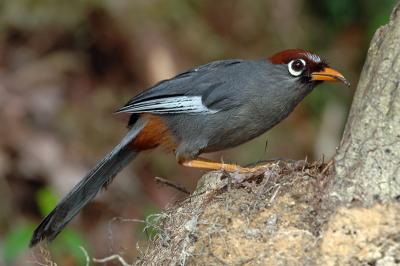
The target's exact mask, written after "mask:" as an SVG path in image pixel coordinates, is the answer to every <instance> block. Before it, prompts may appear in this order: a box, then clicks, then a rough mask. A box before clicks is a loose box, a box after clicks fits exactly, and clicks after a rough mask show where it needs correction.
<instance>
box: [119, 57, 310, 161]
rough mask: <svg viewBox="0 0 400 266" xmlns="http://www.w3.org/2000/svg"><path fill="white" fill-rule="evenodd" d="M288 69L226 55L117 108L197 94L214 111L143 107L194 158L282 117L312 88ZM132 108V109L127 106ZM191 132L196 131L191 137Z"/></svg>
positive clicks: (181, 154)
mask: <svg viewBox="0 0 400 266" xmlns="http://www.w3.org/2000/svg"><path fill="white" fill-rule="evenodd" d="M313 85H315V84H313V83H304V84H303V83H301V82H300V78H297V77H292V76H290V75H288V70H287V67H286V65H274V64H271V63H270V62H269V61H267V60H248V61H246V60H225V61H216V62H212V63H210V64H207V65H203V66H200V67H198V68H194V69H192V70H190V71H187V72H185V73H182V74H180V75H178V76H176V77H175V78H172V79H169V80H165V81H162V82H160V83H159V84H157V85H155V86H153V87H152V88H150V89H148V90H146V91H144V92H143V93H141V94H139V95H137V96H136V97H134V98H133V99H131V100H130V101H129V102H128V103H127V104H126V105H125V106H124V107H122V108H121V109H119V110H118V111H117V112H130V111H129V110H135V108H137V107H141V106H145V105H146V103H148V102H152V101H155V100H157V99H158V100H160V101H167V100H166V99H168V98H177V97H182V98H184V97H193V96H198V97H201V100H202V104H203V106H204V108H207V109H209V110H214V111H215V112H214V113H201V112H198V113H195V112H185V111H182V109H179V103H177V105H178V106H177V108H176V110H175V111H174V110H172V109H169V110H168V112H166V113H165V114H161V112H160V109H158V108H156V107H155V108H154V110H153V112H152V110H151V108H148V109H147V110H146V112H148V113H154V114H158V115H160V114H161V115H160V117H161V118H162V119H163V120H164V121H165V123H166V124H167V126H168V128H169V129H170V130H171V131H172V132H173V136H174V137H175V138H176V139H177V143H178V147H177V149H176V156H177V158H179V159H180V160H182V159H193V158H196V157H197V156H198V154H200V153H202V152H213V151H218V150H222V149H226V148H231V147H233V146H237V145H239V144H242V143H244V142H246V141H248V140H250V139H253V138H255V137H257V136H259V135H260V134H262V133H264V132H265V131H267V130H268V129H270V128H271V127H273V126H274V125H276V124H277V123H279V122H280V121H281V120H282V119H284V118H285V117H287V116H288V115H289V114H290V113H291V112H292V110H293V108H294V107H295V106H296V105H297V104H298V103H299V102H300V101H301V100H302V99H303V98H304V97H305V96H306V95H307V94H308V93H309V92H311V90H312V88H313ZM130 113H135V112H130ZM193 136H196V137H195V138H194V137H193Z"/></svg>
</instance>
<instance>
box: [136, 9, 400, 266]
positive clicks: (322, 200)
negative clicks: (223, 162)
mask: <svg viewBox="0 0 400 266" xmlns="http://www.w3.org/2000/svg"><path fill="white" fill-rule="evenodd" d="M399 169H400V3H398V4H397V5H396V7H395V8H394V11H393V13H392V16H391V18H390V22H389V23H388V24H387V25H385V26H383V27H381V28H379V29H378V30H377V32H376V34H375V35H374V37H373V39H372V42H371V46H370V49H369V51H368V56H367V60H366V62H365V65H364V68H363V71H362V74H361V77H360V81H359V84H358V87H357V90H356V93H355V96H354V100H353V104H352V107H351V111H350V114H349V118H348V122H347V125H346V128H345V132H344V135H343V139H342V141H341V144H340V148H339V149H338V151H337V155H336V156H335V158H334V160H333V163H332V164H328V165H327V164H324V163H321V162H314V163H307V162H304V161H298V162H294V161H287V162H272V163H270V164H269V165H268V166H267V167H266V169H264V170H263V171H261V172H260V173H257V174H256V175H254V176H250V177H248V178H249V179H247V181H246V182H245V183H243V184H240V185H235V184H231V179H230V177H226V175H225V174H223V173H221V172H212V173H209V174H206V175H205V176H203V177H202V179H201V180H200V182H199V185H198V188H197V189H196V191H195V192H194V193H193V195H192V196H190V197H189V198H188V199H186V200H184V201H182V202H180V203H177V204H176V205H175V206H172V207H171V208H169V209H167V210H166V211H165V212H164V213H162V214H160V215H159V216H158V218H159V219H158V223H157V224H156V227H157V228H156V229H157V230H158V232H159V233H158V235H157V236H156V238H155V239H154V240H153V241H152V242H151V243H150V245H149V247H148V248H147V249H146V250H145V251H143V252H142V255H141V257H140V258H139V259H138V261H137V264H140V265H398V264H400V203H399V201H400V170H399Z"/></svg>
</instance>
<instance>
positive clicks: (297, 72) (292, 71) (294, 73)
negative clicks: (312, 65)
mask: <svg viewBox="0 0 400 266" xmlns="http://www.w3.org/2000/svg"><path fill="white" fill-rule="evenodd" d="M298 62H301V64H302V65H301V66H300V65H297V66H293V63H298ZM299 66H300V68H299ZM305 66H306V61H304V60H303V59H295V60H292V61H290V62H289V64H288V70H289V73H290V74H291V75H292V76H295V77H298V76H300V75H301V73H303V71H304V68H305Z"/></svg>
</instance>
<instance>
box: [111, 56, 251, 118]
mask: <svg viewBox="0 0 400 266" xmlns="http://www.w3.org/2000/svg"><path fill="white" fill-rule="evenodd" d="M241 62H243V61H242V60H223V61H215V62H212V63H209V64H206V65H203V66H200V67H197V68H193V69H191V70H189V71H186V72H184V73H181V74H179V75H177V76H175V77H174V78H171V79H168V80H163V81H161V82H159V83H158V84H156V85H155V86H153V87H151V88H149V89H148V90H145V91H143V92H142V93H140V94H138V95H137V96H135V97H134V98H132V99H131V100H130V101H129V102H128V103H127V104H126V105H125V106H123V107H122V108H120V109H119V110H118V111H117V113H132V114H133V113H154V114H174V113H176V114H179V113H189V114H190V113H207V114H213V113H216V112H218V111H219V108H214V107H216V106H212V104H211V103H208V104H207V103H205V98H207V96H208V95H210V93H212V92H213V91H214V90H215V89H216V88H219V87H222V86H223V85H224V84H225V83H226V81H225V80H224V79H223V78H222V77H223V75H220V74H221V73H220V72H221V71H222V72H223V71H224V69H226V68H228V67H230V66H234V65H236V64H239V63H241ZM215 101H218V99H213V102H215Z"/></svg>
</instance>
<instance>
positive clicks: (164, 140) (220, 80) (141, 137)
mask: <svg viewBox="0 0 400 266" xmlns="http://www.w3.org/2000/svg"><path fill="white" fill-rule="evenodd" d="M323 81H341V82H343V83H345V84H346V85H348V82H347V81H346V80H345V78H344V77H343V75H342V74H340V73H339V72H337V71H335V70H333V69H332V68H329V66H328V64H327V63H326V62H325V61H323V60H322V59H321V58H320V57H319V56H318V55H316V54H313V53H311V52H308V51H305V50H301V49H292V50H286V51H283V52H280V53H278V54H275V55H274V56H272V57H270V58H269V59H260V60H239V59H233V60H222V61H215V62H211V63H209V64H206V65H202V66H199V67H196V68H193V69H191V70H188V71H186V72H183V73H181V74H179V75H177V76H175V77H173V78H171V79H168V80H163V81H161V82H159V83H158V84H156V85H154V86H153V87H151V88H149V89H147V90H145V91H143V92H142V93H140V94H138V95H136V96H135V97H133V98H132V99H131V100H130V101H129V102H128V103H127V104H126V105H125V106H123V107H122V108H120V109H119V110H118V111H117V112H118V113H129V114H131V117H130V120H129V130H128V133H127V134H126V136H125V137H124V138H123V139H122V140H121V142H120V143H119V144H118V145H117V146H116V147H115V148H114V149H113V150H112V151H111V152H110V153H109V154H107V155H106V156H105V157H104V158H103V159H102V160H100V161H99V162H98V163H97V165H96V166H95V167H94V168H93V169H91V170H90V171H89V173H88V174H87V175H86V176H85V177H84V178H83V179H82V180H81V181H80V182H79V183H78V184H77V185H76V186H75V187H74V188H73V189H72V190H71V191H70V192H69V193H68V194H67V195H66V196H65V197H64V198H63V199H62V200H61V202H60V203H58V205H57V206H56V207H55V208H54V210H53V211H52V212H51V213H50V214H48V215H47V216H46V218H45V219H44V220H43V221H42V222H41V223H40V225H39V226H38V227H37V228H36V230H35V232H34V234H33V237H32V240H31V243H30V245H31V246H34V245H35V244H37V243H38V242H39V241H41V240H43V239H48V240H52V239H54V238H55V237H56V236H57V234H58V233H59V232H60V231H61V230H62V229H63V228H64V227H65V226H66V225H67V224H68V222H69V221H70V220H71V219H72V218H74V216H75V215H77V214H78V212H79V211H80V210H81V209H82V208H83V207H84V206H85V205H86V204H87V203H88V202H89V201H90V200H92V199H93V198H94V197H95V195H96V194H97V193H98V192H99V191H100V190H101V189H102V188H104V187H106V186H107V185H108V184H109V183H110V182H111V181H112V179H113V177H114V176H115V175H116V174H117V173H118V172H119V171H120V170H121V169H122V168H124V167H125V166H126V165H127V164H128V163H129V162H130V161H131V160H132V159H134V158H135V157H136V156H137V155H138V153H139V152H141V151H144V150H148V149H152V148H155V147H157V146H162V147H163V148H165V149H166V150H167V151H171V152H174V153H175V156H176V158H177V161H178V162H179V163H180V164H182V165H184V166H188V167H196V168H203V169H213V170H217V169H224V170H226V171H240V172H251V171H253V170H254V169H256V168H243V167H240V166H237V165H233V164H222V163H219V162H213V161H209V160H205V159H202V158H200V157H199V155H200V154H201V153H207V152H214V151H219V150H223V149H227V148H231V147H234V146H237V145H239V144H242V143H244V142H246V141H248V140H250V139H253V138H255V137H257V136H259V135H260V134H262V133H264V132H266V131H267V130H268V129H270V128H272V127H273V126H275V125H276V124H278V123H279V122H280V121H282V120H283V119H284V118H286V117H287V116H288V115H289V114H290V113H291V112H292V111H293V109H294V108H295V107H296V105H297V104H298V103H299V102H300V101H301V100H302V99H303V98H304V97H305V96H306V95H307V94H309V93H310V92H311V91H312V90H313V89H314V87H315V86H317V85H318V84H320V83H322V82H323Z"/></svg>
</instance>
